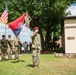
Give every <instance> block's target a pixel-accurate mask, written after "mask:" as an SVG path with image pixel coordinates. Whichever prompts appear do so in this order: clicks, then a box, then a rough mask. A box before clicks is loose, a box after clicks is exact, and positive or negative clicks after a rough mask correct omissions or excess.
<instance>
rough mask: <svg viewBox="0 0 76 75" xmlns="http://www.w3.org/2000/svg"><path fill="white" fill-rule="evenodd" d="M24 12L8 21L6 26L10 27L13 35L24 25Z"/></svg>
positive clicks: (17, 33)
mask: <svg viewBox="0 0 76 75" xmlns="http://www.w3.org/2000/svg"><path fill="white" fill-rule="evenodd" d="M25 16H26V14H23V15H22V16H20V17H19V18H18V19H16V20H14V21H13V22H10V23H9V24H8V26H9V27H10V28H11V30H12V31H13V32H14V34H15V35H19V33H20V32H21V29H22V27H23V25H24V18H25Z"/></svg>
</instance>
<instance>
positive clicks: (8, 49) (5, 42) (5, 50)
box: [0, 35, 20, 61]
mask: <svg viewBox="0 0 76 75" xmlns="http://www.w3.org/2000/svg"><path fill="white" fill-rule="evenodd" d="M13 46H14V52H15V59H17V60H18V59H19V52H20V49H19V39H18V36H15V37H14V39H13V40H11V35H8V39H6V36H5V35H2V39H1V40H0V49H1V61H5V60H6V55H7V56H8V59H9V60H10V59H12V50H13Z"/></svg>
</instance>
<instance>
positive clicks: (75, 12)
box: [0, 4, 76, 42]
mask: <svg viewBox="0 0 76 75" xmlns="http://www.w3.org/2000/svg"><path fill="white" fill-rule="evenodd" d="M68 11H70V12H71V15H68V16H76V4H72V5H71V6H70V7H69V8H68V9H67V10H66V12H68ZM31 33H32V31H31V30H30V29H29V28H26V27H25V26H24V27H23V29H22V31H21V33H20V35H19V37H20V40H21V41H22V42H25V41H26V42H31V38H30V35H31ZM3 34H5V24H3V23H0V39H1V38H2V35H3ZM9 34H10V35H11V36H12V39H13V38H14V34H13V32H12V30H11V29H10V28H8V25H6V37H7V36H8V35H9Z"/></svg>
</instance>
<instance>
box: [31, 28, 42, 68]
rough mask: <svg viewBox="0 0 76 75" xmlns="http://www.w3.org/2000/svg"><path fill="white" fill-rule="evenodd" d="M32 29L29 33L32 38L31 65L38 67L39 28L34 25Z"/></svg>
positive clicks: (39, 49)
mask: <svg viewBox="0 0 76 75" xmlns="http://www.w3.org/2000/svg"><path fill="white" fill-rule="evenodd" d="M34 31H35V32H33V33H32V34H31V38H32V58H33V66H34V68H37V67H39V63H40V51H41V49H42V48H41V39H40V34H38V32H39V28H38V27H35V28H34Z"/></svg>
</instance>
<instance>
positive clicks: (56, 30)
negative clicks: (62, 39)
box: [0, 0, 76, 45]
mask: <svg viewBox="0 0 76 75" xmlns="http://www.w3.org/2000/svg"><path fill="white" fill-rule="evenodd" d="M75 2H76V0H0V15H1V13H2V11H3V10H4V8H5V7H6V5H7V6H8V9H9V21H8V22H11V21H13V20H15V19H16V18H18V17H19V16H21V15H22V14H23V13H25V12H26V11H28V12H29V15H30V16H31V18H32V21H31V25H30V27H31V28H33V27H34V26H39V27H40V34H41V35H42V36H45V37H46V43H47V42H49V40H50V37H51V34H52V32H53V34H54V36H59V35H60V27H61V25H60V23H61V18H62V17H64V16H65V15H66V14H65V10H66V9H67V8H68V6H70V5H71V4H72V3H75ZM57 34H58V35H57ZM47 45H48V44H47Z"/></svg>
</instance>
